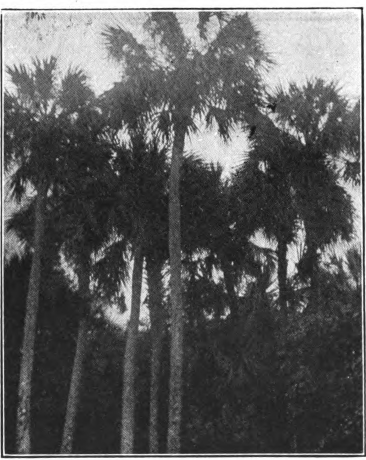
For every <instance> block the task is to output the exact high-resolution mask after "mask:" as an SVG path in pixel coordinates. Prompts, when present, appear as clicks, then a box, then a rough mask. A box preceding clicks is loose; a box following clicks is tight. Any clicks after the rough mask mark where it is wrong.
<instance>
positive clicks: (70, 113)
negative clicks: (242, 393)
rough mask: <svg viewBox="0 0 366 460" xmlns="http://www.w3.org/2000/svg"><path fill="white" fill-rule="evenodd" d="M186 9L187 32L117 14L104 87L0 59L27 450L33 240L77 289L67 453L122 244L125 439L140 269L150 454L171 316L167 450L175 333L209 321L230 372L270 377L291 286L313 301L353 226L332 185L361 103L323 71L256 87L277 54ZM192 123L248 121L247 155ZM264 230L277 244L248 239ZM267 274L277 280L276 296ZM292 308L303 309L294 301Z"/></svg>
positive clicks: (178, 356) (171, 16)
mask: <svg viewBox="0 0 366 460" xmlns="http://www.w3.org/2000/svg"><path fill="white" fill-rule="evenodd" d="M197 19H198V20H197V27H198V30H199V36H200V40H201V41H200V43H199V44H198V45H197V44H194V43H193V42H192V41H191V40H190V39H189V37H186V36H185V35H184V32H183V29H182V27H181V25H180V23H179V21H178V19H177V16H176V14H175V13H172V12H152V13H149V14H148V15H147V20H146V23H145V24H144V27H145V31H146V33H147V34H148V35H149V37H150V41H151V43H154V47H152V48H150V47H149V48H147V47H145V46H144V45H142V44H141V43H139V42H138V41H137V40H136V38H135V37H133V35H132V34H131V33H130V32H128V31H126V30H124V29H123V28H121V27H106V29H105V31H104V33H103V38H104V40H105V45H106V48H107V50H108V53H109V55H110V56H111V57H112V58H113V59H114V60H115V61H116V62H117V63H118V64H120V65H121V73H122V78H121V81H119V82H116V83H115V84H114V86H113V88H112V89H111V90H109V91H107V92H106V93H104V94H103V95H102V96H101V97H99V98H97V97H96V96H95V95H94V94H93V92H92V90H91V89H90V88H89V86H88V83H87V78H86V76H85V75H84V74H83V72H82V71H81V70H79V69H70V70H69V71H68V72H67V74H66V75H65V76H64V77H63V78H62V79H61V80H59V79H58V77H57V75H58V74H57V60H56V58H54V57H51V58H50V59H46V60H44V61H39V60H37V59H36V60H34V61H33V64H32V68H31V69H30V70H29V69H27V68H25V67H24V66H22V65H21V66H19V67H16V66H15V67H13V68H8V69H7V72H8V75H9V77H10V79H11V83H12V85H13V89H12V90H9V91H6V93H5V99H4V103H5V106H4V114H5V119H4V121H5V130H4V133H5V139H4V140H5V143H4V145H5V159H6V164H7V165H9V168H10V167H14V165H15V167H16V171H15V172H14V173H13V174H12V185H11V187H12V190H13V192H14V196H15V197H16V198H18V199H20V198H21V197H22V196H24V195H26V194H28V193H31V195H32V204H31V206H30V207H29V208H28V209H27V210H25V211H24V209H22V210H21V211H20V213H19V215H18V217H17V218H14V219H13V222H12V223H10V224H11V226H12V228H17V229H18V233H19V232H20V233H21V232H22V231H23V230H24V227H25V226H28V227H29V222H31V226H32V231H33V236H32V238H30V236H29V228H28V231H27V232H26V234H27V235H28V236H27V238H28V242H29V246H30V247H31V249H32V265H31V272H30V277H29V289H28V296H27V302H26V316H25V322H24V338H23V346H22V357H21V364H20V381H19V402H18V416H17V417H18V418H17V451H18V453H20V454H27V453H31V452H32V444H31V390H32V375H33V361H34V349H35V337H36V325H37V314H38V305H39V293H40V288H41V284H42V279H41V267H42V261H43V259H44V258H45V257H46V255H45V250H48V245H49V243H48V245H47V248H46V241H51V242H52V245H53V247H54V252H55V253H56V254H62V255H63V257H64V258H65V260H67V262H68V264H69V265H70V266H72V267H73V268H74V272H75V274H76V277H77V280H78V291H79V294H80V297H81V298H82V301H83V304H84V308H83V312H82V315H81V319H80V323H79V331H78V337H77V340H76V351H75V358H74V364H73V369H72V373H71V377H70V390H69V398H68V401H67V405H66V413H65V423H64V430H63V437H62V442H61V453H65V454H67V453H71V452H72V451H73V442H74V434H75V427H76V422H77V411H78V407H79V405H80V401H79V400H80V398H79V396H80V392H81V389H82V374H83V365H84V362H85V359H86V354H87V349H88V331H89V330H90V318H91V316H92V311H93V308H92V305H93V303H95V298H96V297H97V296H101V295H104V296H105V297H107V298H109V299H111V298H112V297H113V296H116V295H118V294H119V293H120V291H121V289H122V286H123V284H124V283H125V282H126V279H127V277H128V268H127V266H128V258H129V256H131V257H132V258H133V270H132V280H131V281H132V296H131V315H130V320H129V324H128V328H127V333H126V343H125V349H124V355H123V394H122V414H121V437H120V440H121V442H120V452H121V453H124V454H130V453H133V452H134V449H135V431H136V430H135V423H134V418H135V405H136V395H135V388H136V355H137V347H138V337H139V318H140V307H141V303H142V299H141V296H142V286H143V283H144V273H146V275H147V286H148V306H149V313H150V331H151V350H152V351H151V358H150V359H151V361H150V362H151V364H150V373H151V377H150V419H149V430H150V432H149V445H150V452H151V453H158V452H160V449H161V448H160V444H159V439H158V438H159V435H158V432H159V398H158V394H159V382H160V381H161V365H162V353H163V352H162V350H163V341H164V335H165V333H166V332H168V334H169V337H170V361H169V362H170V364H169V370H170V379H169V416H168V429H167V452H169V453H179V452H181V451H182V443H181V439H182V437H181V427H182V411H184V407H183V405H184V399H183V389H184V386H185V385H186V383H185V378H186V375H185V371H184V366H185V364H184V363H185V355H184V350H185V345H184V343H185V342H184V341H185V337H187V334H188V335H189V334H190V333H191V331H192V330H195V328H196V329H197V330H199V331H200V334H208V336H211V335H212V336H213V339H211V338H210V339H209V343H213V345H212V347H211V350H210V351H209V353H212V356H213V361H214V362H215V363H216V364H215V366H216V367H217V370H218V374H222V376H223V378H224V379H226V380H227V382H228V383H227V384H228V386H229V387H230V386H231V388H232V387H235V388H236V387H240V385H241V384H244V385H245V386H246V388H253V385H254V383H253V382H254V381H255V380H256V379H257V380H258V379H259V380H260V381H261V382H264V383H263V388H266V389H268V388H270V383H269V380H268V379H267V377H268V375H267V374H268V373H269V372H270V373H272V374H273V373H275V374H276V379H278V381H279V380H280V376H281V375H282V374H281V373H285V371H286V372H287V370H286V369H287V368H286V366H282V367H281V365H280V364H278V365H275V364H274V362H273V361H274V360H275V356H276V354H277V355H278V353H280V350H282V349H281V347H282V345H283V340H284V335H283V334H286V331H287V330H288V328H289V327H290V325H291V324H293V323H292V321H293V318H294V315H295V312H296V309H298V310H300V307H299V304H297V305H296V302H297V301H298V300H299V295H300V294H299V293H300V292H301V293H302V294H301V295H303V293H304V292H305V291H306V290H307V291H308V292H309V294H308V295H307V296H305V295H304V296H303V298H306V299H308V301H307V302H305V304H302V305H303V306H304V308H305V311H307V312H312V313H313V314H315V313H318V309H319V305H320V304H321V302H322V300H321V299H322V296H323V295H324V290H323V287H322V285H321V283H323V282H324V280H323V281H321V280H322V279H323V278H324V273H323V270H324V266H323V262H322V260H321V255H322V254H323V253H324V251H325V248H326V247H328V246H329V245H330V244H332V243H335V242H337V241H338V239H339V238H341V239H343V240H346V241H350V240H351V238H352V234H353V216H354V209H353V205H352V200H351V198H350V195H349V194H348V193H347V191H346V189H345V185H344V184H345V181H348V180H353V181H354V182H357V181H359V174H358V170H357V167H358V166H357V165H358V161H359V144H358V142H359V141H358V134H359V130H358V125H359V109H358V108H357V107H359V106H357V105H356V106H354V107H353V106H351V105H350V103H349V102H348V101H347V99H346V98H345V97H343V96H341V95H340V92H339V90H338V89H337V87H336V86H335V85H334V84H333V83H326V82H324V81H322V80H320V79H315V80H312V81H308V82H307V83H306V84H305V86H302V87H301V86H297V85H296V84H291V85H290V86H289V88H288V90H285V89H282V88H279V89H278V90H277V91H276V93H275V94H271V95H268V94H267V93H266V91H265V88H264V86H263V83H262V80H261V72H262V71H263V70H265V69H266V68H268V66H270V65H272V62H271V60H270V58H269V55H268V54H267V53H266V51H265V49H264V46H263V44H262V42H261V39H260V35H259V32H258V31H257V30H256V28H255V27H254V25H253V23H252V21H251V19H250V17H249V15H248V14H246V13H245V14H234V15H231V14H230V15H229V14H225V13H216V12H212V13H206V12H200V13H198V18H197ZM208 28H210V33H208V32H207V30H208ZM213 32H216V33H215V34H213ZM213 35H214V37H213ZM271 101H272V102H271ZM273 101H276V102H275V103H274V102H273ZM202 121H203V122H205V123H206V125H207V127H212V126H215V127H216V128H217V129H218V132H219V134H220V135H221V136H222V137H223V138H224V139H225V140H226V141H229V139H230V132H231V131H232V130H233V129H234V128H235V129H242V130H244V131H249V137H250V142H249V152H248V155H247V158H246V160H245V161H244V162H243V164H242V165H241V166H240V167H239V168H238V169H237V170H236V171H235V172H234V173H233V174H232V176H231V177H229V178H224V177H223V170H222V168H221V167H220V166H217V165H208V164H205V162H203V161H202V160H201V159H199V158H198V157H196V156H192V155H191V156H190V155H187V154H185V152H184V149H185V141H186V137H187V136H188V135H189V134H190V133H192V132H195V131H197V129H198V128H197V126H198V123H201V122H202ZM253 126H255V131H254V130H253ZM122 130H125V133H126V136H125V137H127V139H128V140H127V141H122V140H121V139H122V136H121V131H122ZM31 212H33V216H32V215H31ZM22 215H23V219H22V218H21V216H22ZM301 227H302V228H303V229H304V230H305V240H304V244H305V251H304V253H303V254H302V257H301V259H300V260H299V261H298V264H297V267H296V272H297V278H296V277H295V278H296V282H295V281H294V279H295V278H294V279H291V276H290V274H289V270H288V247H289V245H290V244H295V243H297V242H298V241H299V238H300V231H299V230H300V228H301ZM22 229H23V230H22ZM259 231H262V232H263V234H264V235H265V237H266V238H267V239H268V240H269V241H270V242H273V244H272V247H273V248H275V249H263V248H261V247H259V246H258V245H257V244H255V243H256V242H257V241H256V240H255V239H254V240H253V238H255V236H256V235H257V234H258V232H259ZM20 233H19V234H20ZM45 248H46V249H45ZM356 265H357V254H356V253H352V252H349V253H348V266H349V269H350V273H351V276H353V277H355V276H356V275H354V273H356V272H357V267H356ZM167 267H168V268H169V270H168V271H169V289H168V291H167V290H166V287H167V282H166V279H167V277H166V276H165V275H166V268H167ZM275 268H277V273H274V272H275ZM275 278H276V279H277V284H278V289H277V291H276V294H275V295H274V296H272V297H271V295H270V289H271V286H272V285H273V280H274V279H275ZM355 279H356V278H355ZM293 281H294V282H293ZM356 283H358V284H357V288H359V280H358V281H356ZM212 293H215V294H214V295H213V294H212ZM203 298H204V299H205V300H204V301H202V299H203ZM192 299H195V300H194V301H193V300H192ZM294 299H296V301H295V300H294ZM349 301H350V300H349V299H348V300H347V302H349ZM194 303H197V305H198V306H197V308H196V309H195V307H194V305H193V304H194ZM278 312H279V313H280V315H279V316H278ZM309 314H310V313H309ZM296 321H298V324H301V322H302V321H303V317H301V318H300V319H299V318H297V319H296ZM202 324H203V325H204V326H202ZM207 325H209V326H207ZM212 325H213V326H212ZM277 326H278V327H277ZM208 327H210V328H211V329H210V330H209V332H207V330H206V329H207V328H208ZM306 327H308V326H306ZM276 328H277V330H275V329H276ZM205 331H206V332H205ZM263 331H266V333H264V332H263ZM281 334H282V335H281ZM300 335H301V333H300V332H299V333H298V337H299V336H300ZM225 336H227V337H225ZM228 337H231V341H230V343H229V342H228ZM298 337H297V338H296V339H298ZM196 339H197V338H195V340H196ZM212 340H213V342H212ZM188 348H189V346H188ZM233 349H235V350H237V353H236V356H235V357H234V356H233V354H232V350H233ZM190 353H191V352H190ZM261 362H262V364H260V363H261ZM253 363H254V364H253ZM255 363H257V364H255ZM258 363H259V364H258ZM263 363H264V364H263ZM192 366H194V361H193V364H192ZM284 369H285V370H284ZM248 375H249V377H248ZM253 376H254V377H253ZM266 376H267V377H266ZM253 379H254V380H253ZM276 381H277V380H276ZM253 391H254V390H253ZM283 396H284V395H283ZM116 397H119V396H116ZM284 397H285V396H284ZM291 401H293V400H291ZM227 404H228V405H227V406H225V407H226V409H228V408H229V407H230V404H231V403H230V404H229V403H227ZM250 404H252V403H250ZM256 404H257V405H258V407H259V403H258V401H257V402H256ZM276 404H280V403H279V402H278V401H277V402H276ZM281 404H284V403H283V401H282V402H281ZM264 406H265V405H264V403H263V404H262V405H261V406H260V408H261V411H263V410H265V409H264ZM253 407H254V406H253ZM276 407H277V406H276ZM282 407H283V406H282ZM285 410H287V409H285ZM223 414H224V412H221V415H220V416H221V417H224V415H223ZM285 418H286V417H285ZM268 420H269V419H268ZM285 422H286V423H287V420H285ZM285 422H284V423H285ZM243 423H244V422H243ZM244 425H245V424H244ZM283 429H284V426H283ZM243 430H244V431H243V432H246V433H247V435H248V436H249V431H248V430H247V428H245V427H243ZM245 430H247V431H245ZM281 439H282V438H281ZM294 439H295V438H294ZM294 439H292V441H291V442H292V443H294V442H295V441H294ZM296 442H298V441H296ZM324 442H325V441H324ZM290 444H291V443H290ZM295 444H296V443H295ZM261 445H262V444H260V443H259V444H258V446H259V447H258V448H259V449H260V446H261ZM292 447H293V446H292ZM289 448H291V446H290V447H289ZM276 449H279V450H281V447H278V445H277V446H276ZM296 449H297V448H296ZM296 449H295V450H296Z"/></svg>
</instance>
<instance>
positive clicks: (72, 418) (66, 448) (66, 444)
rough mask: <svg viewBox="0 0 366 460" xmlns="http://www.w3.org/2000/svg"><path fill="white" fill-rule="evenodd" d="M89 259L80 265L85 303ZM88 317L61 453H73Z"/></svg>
mask: <svg viewBox="0 0 366 460" xmlns="http://www.w3.org/2000/svg"><path fill="white" fill-rule="evenodd" d="M89 271H90V269H89V260H88V259H86V260H85V261H84V263H81V264H80V267H79V274H78V277H79V290H80V294H81V297H82V298H83V300H84V302H85V303H88V301H89V296H90V291H89V282H90V279H89V278H90V275H89ZM88 306H89V305H85V306H83V307H86V308H85V311H87V308H88ZM87 333H88V319H87V316H86V315H85V313H84V316H83V317H82V319H81V321H80V324H79V331H78V338H77V343H76V352H75V358H74V365H73V368H72V374H71V382H70V389H69V396H68V400H67V408H66V416H65V424H64V431H63V435H62V444H61V454H71V452H72V447H73V441H74V434H75V425H76V415H77V411H78V408H79V399H80V388H81V381H82V375H83V364H84V360H85V354H86V350H87V342H88V336H87Z"/></svg>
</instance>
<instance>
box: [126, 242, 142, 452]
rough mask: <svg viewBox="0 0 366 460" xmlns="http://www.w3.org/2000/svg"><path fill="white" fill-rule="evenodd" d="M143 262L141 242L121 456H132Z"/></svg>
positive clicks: (129, 339) (134, 275)
mask: <svg viewBox="0 0 366 460" xmlns="http://www.w3.org/2000/svg"><path fill="white" fill-rule="evenodd" d="M143 261H144V258H143V253H142V244H141V241H139V242H138V243H137V245H136V248H135V260H134V264H133V273H132V301H131V316H130V321H129V324H128V329H127V341H126V349H125V355H124V368H123V394H122V428H121V453H122V454H132V453H133V447H134V429H135V367H136V365H135V361H136V349H137V343H138V342H137V340H138V330H139V318H140V302H141V286H142V270H143Z"/></svg>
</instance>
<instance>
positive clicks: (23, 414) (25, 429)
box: [17, 183, 47, 454]
mask: <svg viewBox="0 0 366 460" xmlns="http://www.w3.org/2000/svg"><path fill="white" fill-rule="evenodd" d="M46 199H47V186H46V184H45V183H41V184H40V185H39V187H38V191H37V198H36V209H35V224H34V246H33V250H34V252H33V258H32V266H31V272H30V277H29V287H28V295H27V303H26V314H25V320H24V337H23V347H22V351H21V353H22V358H21V363H20V376H19V390H18V398H19V399H18V412H17V452H18V453H19V454H30V453H31V390H32V372H33V361H34V345H35V339H36V326H37V314H38V305H39V289H40V281H41V258H42V241H43V235H44V219H45V208H46Z"/></svg>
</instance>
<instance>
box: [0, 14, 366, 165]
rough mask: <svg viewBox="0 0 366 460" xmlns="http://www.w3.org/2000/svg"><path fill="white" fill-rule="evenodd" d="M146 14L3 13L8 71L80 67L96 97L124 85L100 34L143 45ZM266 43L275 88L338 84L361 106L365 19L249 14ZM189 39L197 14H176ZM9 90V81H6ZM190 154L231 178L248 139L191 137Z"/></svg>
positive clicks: (241, 136) (270, 80)
mask: <svg viewBox="0 0 366 460" xmlns="http://www.w3.org/2000/svg"><path fill="white" fill-rule="evenodd" d="M145 14H146V13H145V12H143V11H123V10H116V11H102V10H101V11H93V12H90V11H89V12H85V11H71V10H70V11H66V12H65V11H63V12H60V11H59V12H57V11H47V12H46V18H45V20H43V21H37V20H31V21H29V22H28V23H26V18H25V16H26V15H25V12H6V13H5V17H4V41H3V43H4V63H5V64H6V65H12V64H18V63H25V64H30V63H31V59H32V58H33V57H35V56H38V57H40V58H43V57H48V56H50V55H51V54H53V55H55V56H57V57H58V59H59V64H60V70H61V72H62V73H63V72H65V71H66V69H67V68H68V67H69V66H79V67H80V68H82V69H83V70H85V71H86V73H87V74H88V75H89V77H90V83H91V85H92V87H93V89H94V90H95V92H96V93H97V94H100V93H102V92H103V91H104V90H106V89H108V88H110V87H111V85H112V83H113V82H114V81H116V80H118V78H119V75H120V73H119V69H118V67H117V66H116V65H115V64H114V63H113V62H112V61H111V60H109V59H108V56H107V53H106V50H105V46H104V43H103V39H102V36H101V32H102V31H103V30H104V29H105V27H106V26H108V25H116V24H120V25H122V26H124V27H125V28H127V29H129V30H130V31H131V32H133V33H134V35H135V36H136V37H138V39H139V40H140V41H143V40H144V35H143V33H142V30H143V29H142V24H143V22H144V19H145V17H146V16H145ZM249 14H250V16H251V18H252V20H253V21H254V23H255V25H256V27H257V28H258V30H259V31H260V32H261V35H262V41H263V43H264V45H265V47H266V49H267V51H268V52H269V53H270V54H271V57H272V58H273V59H274V60H275V62H276V64H275V65H274V66H273V68H272V69H271V70H270V72H269V73H268V75H266V82H267V84H268V86H269V87H270V88H275V87H276V86H278V85H283V86H287V84H288V82H289V81H295V82H297V83H303V82H304V81H305V80H306V78H311V77H322V78H324V79H325V80H327V81H329V80H335V81H337V82H339V84H340V86H341V87H342V92H343V93H344V95H346V96H348V97H349V98H350V99H351V100H356V99H358V98H359V97H360V93H361V12H360V10H357V9H348V10H347V9H346V10H345V9H343V10H342V9H335V10H301V9H296V10H263V9H262V10H250V12H249ZM177 15H178V18H179V20H180V22H181V24H182V26H183V28H184V30H185V33H186V35H187V36H191V37H193V36H194V34H195V32H196V31H195V27H196V20H197V13H196V12H193V11H178V12H177ZM5 84H7V80H6V78H5ZM187 148H190V149H192V150H194V151H196V152H197V153H200V154H201V155H202V156H204V157H205V158H206V159H208V160H212V161H220V162H222V163H223V164H224V166H225V168H226V170H227V171H228V170H230V168H231V167H232V166H235V165H237V164H238V163H240V162H241V161H242V158H243V154H244V153H245V150H246V148H247V142H246V135H245V134H243V133H241V132H239V131H238V132H235V133H234V134H233V136H232V142H231V143H230V144H229V145H225V144H224V143H223V141H222V140H221V139H220V138H219V136H218V134H217V132H215V130H213V131H211V132H205V130H204V129H202V130H201V132H200V133H198V134H197V135H195V136H193V137H192V140H191V142H188V144H187Z"/></svg>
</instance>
